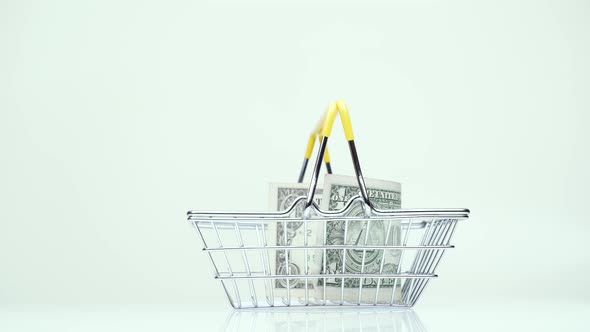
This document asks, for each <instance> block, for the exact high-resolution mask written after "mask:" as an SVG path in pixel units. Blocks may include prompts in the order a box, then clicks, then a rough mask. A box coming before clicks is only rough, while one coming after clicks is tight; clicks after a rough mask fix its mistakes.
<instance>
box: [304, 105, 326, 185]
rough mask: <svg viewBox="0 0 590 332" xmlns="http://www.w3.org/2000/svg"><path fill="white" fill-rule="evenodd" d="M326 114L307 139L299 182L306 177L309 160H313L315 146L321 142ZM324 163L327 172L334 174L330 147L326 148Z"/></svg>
mask: <svg viewBox="0 0 590 332" xmlns="http://www.w3.org/2000/svg"><path fill="white" fill-rule="evenodd" d="M326 113H327V111H326V112H324V114H323V115H322V117H321V118H320V120H319V121H318V123H317V124H316V126H315V127H314V129H313V130H312V132H311V133H310V134H309V138H308V139H307V146H306V148H305V155H304V156H303V164H302V165H301V170H300V171H299V179H298V180H297V182H299V183H302V182H303V178H304V177H305V170H306V169H307V164H308V163H309V158H311V153H312V152H313V148H314V146H315V142H316V140H318V141H319V139H320V135H321V133H322V129H323V123H324V119H325V117H326ZM324 163H325V164H326V170H327V171H328V174H332V165H331V163H330V153H329V152H328V147H326V152H325V153H324Z"/></svg>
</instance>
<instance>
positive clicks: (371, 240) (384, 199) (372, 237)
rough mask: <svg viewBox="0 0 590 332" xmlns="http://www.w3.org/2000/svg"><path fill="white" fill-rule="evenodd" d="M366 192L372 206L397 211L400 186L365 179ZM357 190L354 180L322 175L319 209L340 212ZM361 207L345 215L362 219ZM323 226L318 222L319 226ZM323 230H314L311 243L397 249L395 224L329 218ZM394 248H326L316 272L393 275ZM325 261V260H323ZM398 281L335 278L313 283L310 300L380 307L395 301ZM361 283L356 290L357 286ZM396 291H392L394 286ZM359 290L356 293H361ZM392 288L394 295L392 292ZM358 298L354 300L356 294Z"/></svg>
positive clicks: (398, 227)
mask: <svg viewBox="0 0 590 332" xmlns="http://www.w3.org/2000/svg"><path fill="white" fill-rule="evenodd" d="M365 184H366V188H367V194H368V196H369V200H370V201H371V203H372V205H373V206H374V207H376V208H379V209H386V210H390V209H400V208H401V184H400V183H398V182H393V181H383V180H375V179H365ZM359 192H360V190H359V186H358V182H357V179H356V178H355V177H352V176H342V175H334V174H327V175H326V177H325V179H324V190H323V199H322V202H321V205H320V206H321V208H322V210H330V211H335V210H341V209H343V208H344V207H345V206H346V204H347V203H348V202H349V201H350V199H351V198H353V197H354V196H356V195H358V194H359ZM364 214H365V210H364V206H363V205H362V204H361V203H360V202H358V203H357V204H354V205H352V206H350V208H349V209H348V211H347V214H346V216H348V217H358V216H364ZM322 224H323V223H322ZM325 228H326V229H325V230H321V231H319V230H316V231H315V233H316V235H317V236H318V237H317V240H316V241H317V242H318V243H323V244H325V245H328V246H329V245H357V246H371V245H375V246H383V245H399V244H400V242H401V225H400V222H399V221H392V220H379V219H374V218H371V221H370V222H368V221H367V220H358V221H343V220H330V221H327V222H326V223H325ZM400 253H401V252H400V250H394V249H392V250H379V249H377V250H371V249H366V250H354V249H345V250H343V249H329V250H326V253H325V254H324V255H322V257H320V258H319V259H316V261H317V262H319V264H321V265H322V266H321V268H320V271H321V273H322V274H326V275H330V274H359V277H360V276H361V275H362V274H381V273H383V274H395V273H397V272H398V264H399V258H400ZM324 259H325V261H324ZM399 282H400V280H399V279H398V280H396V279H394V278H341V277H333V278H326V279H320V280H318V284H317V286H316V287H315V289H316V292H317V293H316V296H317V297H318V298H320V299H322V298H323V297H324V296H325V297H326V300H329V301H335V302H340V301H342V300H343V301H347V302H357V301H359V298H360V302H361V303H373V302H377V303H384V302H389V301H391V299H392V298H393V299H394V300H397V299H399V297H400V293H401V290H400V287H399ZM361 283H362V286H361ZM396 283H397V284H398V285H397V287H394V285H395V284H396ZM361 289H362V290H361ZM394 289H395V294H393V291H394ZM359 294H360V296H359Z"/></svg>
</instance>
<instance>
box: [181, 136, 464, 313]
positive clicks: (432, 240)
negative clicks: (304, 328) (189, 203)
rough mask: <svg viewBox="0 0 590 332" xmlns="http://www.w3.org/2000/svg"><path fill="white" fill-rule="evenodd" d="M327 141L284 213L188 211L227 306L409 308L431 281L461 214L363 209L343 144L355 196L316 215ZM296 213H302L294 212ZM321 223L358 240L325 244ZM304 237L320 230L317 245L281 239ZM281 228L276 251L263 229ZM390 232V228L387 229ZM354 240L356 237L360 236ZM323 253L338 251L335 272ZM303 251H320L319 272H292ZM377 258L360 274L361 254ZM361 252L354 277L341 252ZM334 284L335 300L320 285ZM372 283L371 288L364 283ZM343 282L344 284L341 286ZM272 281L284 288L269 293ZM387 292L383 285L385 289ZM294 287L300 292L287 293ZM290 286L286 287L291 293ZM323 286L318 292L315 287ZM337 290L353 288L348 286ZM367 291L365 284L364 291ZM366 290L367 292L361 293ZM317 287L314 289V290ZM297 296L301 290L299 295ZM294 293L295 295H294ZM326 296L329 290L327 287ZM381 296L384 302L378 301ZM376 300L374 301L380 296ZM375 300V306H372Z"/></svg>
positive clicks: (367, 205) (366, 205)
mask: <svg viewBox="0 0 590 332" xmlns="http://www.w3.org/2000/svg"><path fill="white" fill-rule="evenodd" d="M327 141H328V137H322V140H321V142H320V147H319V151H318V156H317V158H316V161H315V166H314V170H313V173H312V179H311V183H310V189H309V192H308V195H307V196H303V197H300V198H299V199H297V200H295V201H294V202H293V204H292V205H291V207H290V208H289V209H287V210H285V211H281V212H251V213H235V212H200V211H189V212H188V220H189V221H190V222H191V223H192V225H193V226H194V227H195V229H196V231H197V233H198V235H199V237H200V239H201V241H202V242H203V245H204V248H203V251H204V252H205V253H206V254H207V256H208V257H209V259H210V261H211V264H212V266H213V269H214V274H215V275H214V276H215V278H216V279H217V280H219V281H220V282H221V285H222V287H223V289H224V291H225V294H226V296H227V298H228V300H229V302H230V304H231V306H232V307H234V308H252V307H253V308H260V307H298V306H321V307H324V306H351V305H352V306H377V305H388V306H401V307H411V306H413V305H414V304H415V303H416V302H417V301H418V299H419V298H420V296H421V295H422V293H423V291H424V289H425V288H426V286H427V285H428V283H429V282H430V280H431V279H433V278H436V277H437V275H436V274H435V272H436V268H437V267H438V264H439V262H440V261H441V259H442V257H443V254H444V252H445V251H446V249H450V248H453V247H454V246H453V245H451V244H450V240H451V238H452V236H453V234H454V231H455V229H456V225H457V223H458V221H460V220H464V219H467V218H468V217H469V210H467V209H436V210H435V209H410V210H408V209H405V210H380V209H377V208H375V207H373V205H372V204H371V202H370V200H369V196H368V194H367V190H366V187H365V184H364V178H363V176H362V172H361V169H360V163H359V160H358V155H357V152H356V148H355V146H354V141H353V140H351V141H349V142H348V143H349V148H350V152H351V156H352V159H353V165H354V168H355V173H356V175H357V180H358V184H359V189H360V195H357V196H355V197H353V198H351V200H350V201H349V202H348V203H347V205H346V206H345V207H344V208H343V209H342V210H340V211H322V210H320V208H319V207H318V206H317V205H316V204H315V202H314V201H313V196H314V193H315V190H316V187H317V182H318V177H319V172H320V168H321V164H322V157H323V154H324V151H325V149H326V145H327ZM353 206H356V207H360V208H361V210H362V211H363V215H360V216H359V215H354V216H351V215H349V211H350V210H351V209H352V208H353ZM301 210H303V213H302V215H300V214H298V213H297V211H301ZM329 222H339V223H343V230H344V237H343V238H344V239H347V235H348V232H349V231H350V224H351V223H361V224H362V225H363V226H362V227H363V229H365V230H366V231H364V239H362V241H360V238H361V235H359V238H358V239H357V242H356V243H354V244H349V243H346V240H345V241H344V242H343V243H342V244H332V243H328V242H327V236H326V229H327V225H328V223H329ZM301 223H302V224H303V225H302V227H303V231H304V233H305V234H307V231H308V229H309V227H310V226H312V227H316V229H317V226H318V223H319V224H320V226H321V229H323V239H322V241H320V240H318V241H316V242H317V243H308V237H307V236H305V237H304V245H302V246H301V245H290V244H289V241H288V240H287V231H286V230H289V226H292V228H295V227H300V226H301ZM375 223H381V224H382V225H385V224H386V225H387V231H386V233H385V234H386V235H385V241H384V242H383V244H379V245H376V244H369V243H368V238H369V230H370V229H371V227H375ZM279 224H281V225H282V227H283V230H285V231H284V232H283V235H284V236H285V239H284V240H285V241H283V242H284V245H273V244H269V243H268V239H269V237H268V235H271V234H268V233H269V229H274V228H273V227H277V226H278V225H279ZM394 225H399V229H400V230H401V241H400V243H397V244H395V245H390V244H388V243H389V241H390V239H389V236H390V233H391V229H392V227H394ZM395 227H398V226H395ZM360 234H362V232H361V233H360ZM329 250H332V251H334V250H336V251H341V254H340V255H341V256H340V257H342V270H341V271H338V272H337V273H331V274H326V273H325V272H326V271H327V266H326V264H327V263H326V262H327V254H328V251H329ZM297 251H303V253H304V256H303V257H308V252H309V251H314V252H315V253H320V256H321V259H322V266H321V271H320V273H310V271H309V269H308V260H307V259H305V260H304V268H303V270H302V271H293V270H292V268H291V265H290V262H289V259H290V256H291V255H292V254H293V253H294V252H297ZM368 251H371V253H375V252H377V255H378V256H380V257H382V259H381V262H380V266H379V270H378V271H370V272H367V271H365V270H364V269H365V265H366V264H365V263H366V256H367V252H368ZM351 252H356V253H358V252H362V255H361V263H360V266H361V271H360V273H358V272H353V271H346V259H347V254H350V253H351ZM386 254H398V255H399V261H398V264H397V269H396V271H395V272H394V273H392V272H389V271H384V265H383V264H384V262H385V255H386ZM276 255H284V257H285V271H279V270H278V269H277V268H276V267H275V266H273V263H272V257H276ZM329 278H330V279H334V278H335V279H336V280H339V282H340V292H339V293H340V296H334V294H331V295H328V294H327V289H328V288H329V287H327V280H328V279H329ZM367 280H370V281H371V283H373V282H374V281H375V280H376V285H375V287H373V286H372V284H367V283H365V282H366V281H367ZM347 281H348V283H347ZM277 282H282V283H284V284H285V285H286V287H285V288H284V289H280V290H279V289H277V288H276V287H275V286H276V284H277ZM386 282H387V283H388V286H387V287H385V283H386ZM300 283H301V284H302V285H303V286H302V288H303V289H297V290H295V289H294V287H295V286H297V285H298V284H300ZM291 285H293V286H294V287H291ZM318 285H323V287H318ZM345 285H353V286H354V287H349V286H346V287H345ZM365 285H367V286H365ZM368 285H371V289H370V290H365V289H364V288H367V287H368ZM320 289H321V291H320ZM302 290H303V291H302ZM353 290H356V291H357V296H355V298H354V299H352V298H350V296H349V295H350V294H351V292H352V291H353ZM295 291H297V294H295ZM332 291H333V289H332ZM363 291H365V292H367V293H369V292H374V295H373V296H372V299H371V300H369V299H367V296H365V297H363ZM383 294H386V295H387V297H388V300H387V301H384V300H383ZM380 295H381V296H380ZM379 299H381V300H379Z"/></svg>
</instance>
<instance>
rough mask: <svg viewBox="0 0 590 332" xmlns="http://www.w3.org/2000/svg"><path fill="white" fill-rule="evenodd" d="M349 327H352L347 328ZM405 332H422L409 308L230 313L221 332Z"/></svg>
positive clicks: (421, 325)
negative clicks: (352, 331)
mask: <svg viewBox="0 0 590 332" xmlns="http://www.w3.org/2000/svg"><path fill="white" fill-rule="evenodd" d="M351 327H352V328H351ZM351 330H355V331H359V332H363V331H365V332H366V331H399V332H402V331H409V332H426V328H425V327H424V325H423V324H422V322H421V321H420V317H418V315H417V314H416V313H415V312H414V310H412V309H406V308H404V309H400V308H389V309H387V308H369V307H362V308H357V309H356V310H338V308H329V309H328V308H326V309H322V308H316V310H291V309H285V308H283V309H281V308H276V309H275V310H252V309H250V310H248V309H244V310H232V311H231V312H230V313H229V314H228V317H227V319H226V322H225V328H224V329H223V331H249V332H258V331H297V332H307V331H334V332H335V331H340V332H345V331H351Z"/></svg>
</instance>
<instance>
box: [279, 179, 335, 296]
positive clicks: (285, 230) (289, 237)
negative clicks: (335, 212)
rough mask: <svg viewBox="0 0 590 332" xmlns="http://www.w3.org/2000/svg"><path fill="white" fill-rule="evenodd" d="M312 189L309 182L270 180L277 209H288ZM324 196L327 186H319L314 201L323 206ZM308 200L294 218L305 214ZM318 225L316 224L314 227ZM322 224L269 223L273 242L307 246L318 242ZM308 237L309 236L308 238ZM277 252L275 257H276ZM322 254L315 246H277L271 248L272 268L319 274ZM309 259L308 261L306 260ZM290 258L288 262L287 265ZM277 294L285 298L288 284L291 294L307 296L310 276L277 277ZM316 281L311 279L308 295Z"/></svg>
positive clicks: (282, 273) (280, 270) (293, 214)
mask: <svg viewBox="0 0 590 332" xmlns="http://www.w3.org/2000/svg"><path fill="white" fill-rule="evenodd" d="M308 190H309V184H302V183H271V184H270V191H269V192H270V195H269V198H270V201H269V204H270V209H271V210H273V211H284V210H286V209H288V208H289V207H290V206H291V205H292V204H293V202H294V201H295V200H296V199H297V198H299V197H302V196H306V195H307V192H308ZM322 197H323V188H322V186H321V185H318V186H317V189H316V191H315V196H314V201H315V203H316V204H318V206H320V204H321V202H322ZM303 203H304V202H302V203H301V204H300V205H298V206H297V207H296V208H295V209H294V210H293V212H292V214H291V217H292V218H301V219H302V218H303V209H304V204H303ZM314 227H315V228H314ZM317 227H318V226H317V225H316V223H308V225H307V227H306V226H304V223H303V220H302V221H301V222H288V223H286V224H283V223H281V222H278V223H275V222H272V223H269V229H268V233H267V234H268V235H267V236H269V237H270V238H269V239H268V244H269V245H275V246H285V245H287V246H304V245H305V244H308V245H312V244H314V243H313V241H315V238H316V235H315V231H316V228H317ZM306 237H307V239H306ZM273 256H274V257H273ZM318 256H319V254H318V252H317V251H315V250H288V251H285V250H273V251H271V257H269V259H270V260H271V264H272V266H271V270H272V272H273V273H275V274H277V275H286V274H306V273H305V272H306V270H305V269H306V268H307V273H308V274H318V273H319V272H320V270H319V269H320V263H319V262H318V261H317V259H319V257H318ZM306 260H307V263H306ZM287 262H288V265H287ZM273 283H274V284H273V287H274V295H275V296H279V297H283V298H285V297H286V296H287V291H286V290H287V288H289V289H290V290H291V292H290V296H291V297H292V298H298V299H299V300H300V301H301V300H302V299H304V298H305V296H306V291H305V286H306V280H305V279H297V278H294V279H289V280H288V281H287V279H275V280H274V281H273ZM313 286H314V283H313V281H311V280H308V281H307V296H308V297H307V298H308V299H309V296H310V294H311V295H312V296H313V294H314V293H313V292H312V290H313Z"/></svg>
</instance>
